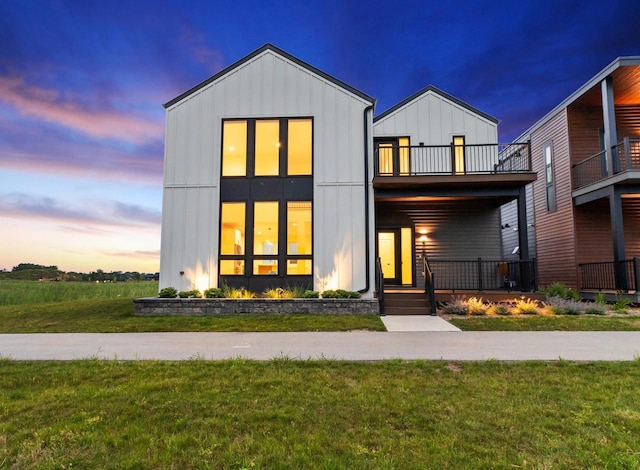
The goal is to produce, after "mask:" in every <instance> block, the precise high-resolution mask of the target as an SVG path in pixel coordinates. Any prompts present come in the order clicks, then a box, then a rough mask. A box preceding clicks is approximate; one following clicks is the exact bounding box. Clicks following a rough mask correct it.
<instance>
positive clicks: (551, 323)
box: [447, 315, 640, 331]
mask: <svg viewBox="0 0 640 470" xmlns="http://www.w3.org/2000/svg"><path fill="white" fill-rule="evenodd" d="M447 321H449V322H450V323H452V324H454V325H455V326H457V327H458V328H460V329H461V330H463V331H640V316H599V315H598V316H592V315H558V316H538V315H523V316H517V317H513V316H511V317H502V316H500V317H499V316H491V317H487V316H478V317H472V316H467V317H464V316H461V317H453V318H449V319H448V320H447Z"/></svg>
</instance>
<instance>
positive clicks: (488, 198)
mask: <svg viewBox="0 0 640 470" xmlns="http://www.w3.org/2000/svg"><path fill="white" fill-rule="evenodd" d="M497 126H498V120H497V119H496V118H494V117H492V116H489V115H487V114H486V113H483V112H482V111H479V110H478V109H476V108H473V107H472V106H470V105H468V104H467V103H464V102H462V101H460V100H458V99H456V98H454V97H453V96H451V95H449V94H447V93H445V92H443V91H441V90H439V89H437V88H435V87H433V86H428V87H426V88H424V89H422V90H420V91H419V92H417V93H416V94H414V95H412V96H410V97H409V98H407V99H405V100H404V101H402V102H400V103H398V104H397V105H395V106H393V107H392V108H390V109H389V110H387V111H385V112H383V113H382V114H379V115H378V116H376V117H375V118H374V124H373V135H374V142H375V162H374V169H375V174H374V179H373V187H374V193H375V205H376V229H377V241H378V253H379V256H380V258H381V261H382V270H383V273H384V278H385V284H393V285H399V286H411V285H413V286H417V287H420V288H422V287H424V283H425V278H424V274H423V273H424V272H425V267H424V266H423V264H422V254H423V253H424V254H426V257H427V259H428V261H429V264H430V267H431V270H432V271H433V274H434V276H435V285H434V287H435V288H436V289H447V290H455V289H458V290H459V289H470V290H490V289H500V288H504V287H509V288H511V287H517V288H523V289H525V290H530V289H531V288H533V287H534V284H535V269H534V266H533V263H531V262H530V259H529V252H528V247H529V241H528V231H527V229H526V227H527V214H526V205H525V201H526V197H525V187H526V185H527V184H529V183H531V182H532V181H533V180H535V174H534V173H532V172H531V161H530V155H529V147H528V145H527V144H526V143H524V144H502V145H498V144H497V142H498V131H497ZM511 201H513V202H514V204H515V211H514V215H515V220H514V222H513V227H514V228H515V229H516V230H518V229H519V228H520V229H522V230H521V231H520V232H519V234H517V239H518V242H519V244H520V245H521V246H522V247H523V248H522V249H520V250H519V251H518V254H517V255H515V258H512V261H515V260H518V261H520V262H512V263H503V266H502V268H500V266H499V265H500V263H501V262H503V261H506V259H505V258H504V257H503V253H502V251H503V248H502V244H501V231H502V229H501V226H500V207H501V206H502V205H504V204H506V203H509V202H511ZM525 271H526V273H525ZM505 282H507V283H508V284H505Z"/></svg>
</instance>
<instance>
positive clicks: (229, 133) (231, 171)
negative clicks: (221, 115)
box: [222, 121, 247, 176]
mask: <svg viewBox="0 0 640 470" xmlns="http://www.w3.org/2000/svg"><path fill="white" fill-rule="evenodd" d="M222 142H223V147H222V176H246V174H247V121H224V123H223V131H222Z"/></svg>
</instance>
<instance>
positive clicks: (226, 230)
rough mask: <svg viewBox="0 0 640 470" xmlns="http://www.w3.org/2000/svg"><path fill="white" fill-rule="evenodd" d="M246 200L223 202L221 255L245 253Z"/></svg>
mask: <svg viewBox="0 0 640 470" xmlns="http://www.w3.org/2000/svg"><path fill="white" fill-rule="evenodd" d="M244 221H245V204H244V202H223V203H222V210H221V214H220V223H221V226H222V228H221V232H222V233H221V237H220V238H221V243H220V254H221V255H243V254H244V224H245V222H244Z"/></svg>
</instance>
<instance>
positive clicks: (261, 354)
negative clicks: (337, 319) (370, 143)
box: [0, 331, 640, 361]
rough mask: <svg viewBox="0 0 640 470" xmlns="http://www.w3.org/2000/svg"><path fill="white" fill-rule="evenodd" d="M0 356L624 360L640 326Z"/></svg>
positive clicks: (77, 348)
mask: <svg viewBox="0 0 640 470" xmlns="http://www.w3.org/2000/svg"><path fill="white" fill-rule="evenodd" d="M0 357H2V358H5V359H13V360H75V359H87V358H99V359H119V360H146V359H158V360H187V359H207V360H219V359H228V358H237V357H243V358H247V359H257V360H268V359H272V358H277V357H288V358H291V359H335V360H353V361H376V360H383V359H427V360H438V359H443V360H459V361H476V360H487V359H496V360H503V361H524V360H558V359H566V360H572V361H632V360H636V359H637V358H638V357H640V332H636V331H632V332H627V331H621V332H616V331H605V332H564V331H548V332H524V331H522V332H503V331H490V332H472V331H465V332H449V331H447V332H433V331H427V332H422V331H417V332H416V331H412V332H368V331H354V332H342V333H335V332H333V333H330V332H318V333H57V334H55V333H54V334H2V335H0Z"/></svg>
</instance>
